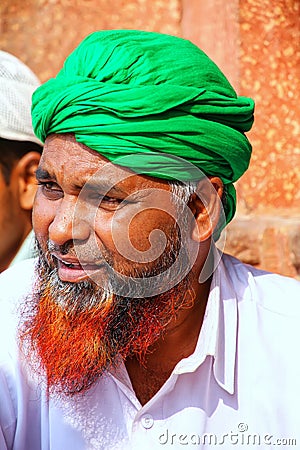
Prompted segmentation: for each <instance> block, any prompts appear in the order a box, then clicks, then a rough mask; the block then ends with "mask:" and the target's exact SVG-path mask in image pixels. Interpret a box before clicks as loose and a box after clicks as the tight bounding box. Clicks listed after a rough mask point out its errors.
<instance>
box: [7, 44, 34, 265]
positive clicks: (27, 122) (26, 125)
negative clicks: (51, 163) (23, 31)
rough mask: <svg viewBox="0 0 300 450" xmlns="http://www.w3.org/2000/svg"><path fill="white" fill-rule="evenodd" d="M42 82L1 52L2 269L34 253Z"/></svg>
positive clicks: (11, 57)
mask: <svg viewBox="0 0 300 450" xmlns="http://www.w3.org/2000/svg"><path fill="white" fill-rule="evenodd" d="M39 85H40V82H39V80H38V78H37V77H36V76H35V75H34V73H33V72H32V71H31V70H30V69H29V68H28V67H27V66H26V65H25V64H23V63H22V62H21V61H20V60H19V59H18V58H16V57H15V56H13V55H11V54H9V53H7V52H4V51H0V272H2V271H3V270H5V269H6V268H7V267H9V266H10V265H11V264H13V263H14V262H16V261H18V260H20V259H24V258H26V257H30V256H31V251H32V248H30V245H31V242H30V240H29V235H30V231H31V229H32V226H31V210H32V204H33V199H34V196H35V191H36V181H35V171H36V168H37V166H38V163H39V159H40V154H41V152H42V146H41V143H40V141H39V140H38V139H37V138H36V137H35V135H34V133H33V131H32V126H31V113H30V111H31V96H32V93H33V91H34V90H35V89H36V88H37V87H38V86H39Z"/></svg>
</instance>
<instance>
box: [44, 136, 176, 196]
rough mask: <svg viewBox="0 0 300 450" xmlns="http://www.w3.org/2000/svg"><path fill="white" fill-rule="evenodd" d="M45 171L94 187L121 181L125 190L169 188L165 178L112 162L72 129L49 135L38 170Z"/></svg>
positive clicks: (53, 176) (121, 186)
mask: <svg viewBox="0 0 300 450" xmlns="http://www.w3.org/2000/svg"><path fill="white" fill-rule="evenodd" d="M132 157H133V158H134V155H132ZM42 173H44V174H46V173H48V174H49V175H50V176H51V177H52V178H56V177H57V176H58V175H66V174H68V175H70V174H71V175H72V177H73V178H74V179H77V180H78V184H79V185H82V184H87V185H89V186H90V187H91V188H93V187H96V186H100V185H102V186H103V187H105V188H108V187H113V186H116V185H118V186H119V188H120V189H124V190H126V188H133V187H134V188H135V189H147V188H149V187H155V186H158V187H160V188H162V189H166V190H169V184H168V183H167V182H166V181H165V180H161V179H159V178H153V177H149V176H146V175H142V174H137V173H135V172H133V171H132V170H131V169H129V168H128V167H123V166H120V165H118V164H117V162H116V163H114V162H111V161H109V160H108V159H107V158H106V157H104V156H103V155H101V153H99V152H97V151H95V150H92V149H90V148H89V147H87V146H86V145H84V144H82V143H80V142H77V141H76V139H75V136H74V135H73V134H69V133H68V134H61V135H59V134H55V135H50V136H48V137H47V139H46V141H45V146H44V151H43V155H42V158H41V161H40V165H39V174H42Z"/></svg>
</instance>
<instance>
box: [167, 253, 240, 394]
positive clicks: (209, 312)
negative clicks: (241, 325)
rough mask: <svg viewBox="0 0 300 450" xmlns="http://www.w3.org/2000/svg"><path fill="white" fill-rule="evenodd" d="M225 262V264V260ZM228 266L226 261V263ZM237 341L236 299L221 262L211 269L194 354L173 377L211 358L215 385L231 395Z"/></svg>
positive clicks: (176, 368)
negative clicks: (207, 295) (209, 283)
mask: <svg viewBox="0 0 300 450" xmlns="http://www.w3.org/2000/svg"><path fill="white" fill-rule="evenodd" d="M228 262H229V261H228ZM229 263H230V262H229ZM236 338H237V299H236V294H235V291H234V288H233V286H232V283H231V280H230V278H229V276H228V273H227V269H226V267H225V264H224V260H223V259H220V261H219V264H218V266H217V267H216V269H215V272H214V275H213V278H212V283H211V289H210V294H209V298H208V301H207V306H206V311H205V314H204V319H203V324H202V327H201V331H200V334H199V338H198V342H197V345H196V348H195V351H194V353H193V354H192V355H190V356H189V357H188V358H184V359H182V360H181V361H180V362H179V363H178V364H177V366H176V367H175V369H174V372H175V373H177V374H182V373H186V372H193V371H195V370H196V369H197V368H198V367H199V366H200V365H201V364H202V363H203V362H204V360H205V358H206V357H207V356H209V355H210V356H213V357H214V363H213V373H214V376H215V379H216V381H217V383H218V384H219V386H221V387H222V388H223V389H225V390H226V391H227V392H228V393H230V394H233V393H234V373H235V357H236Z"/></svg>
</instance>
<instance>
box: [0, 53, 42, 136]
mask: <svg viewBox="0 0 300 450" xmlns="http://www.w3.org/2000/svg"><path fill="white" fill-rule="evenodd" d="M39 86H40V81H39V79H38V78H37V77H36V75H35V74H34V73H33V72H32V71H31V70H30V69H29V67H27V66H26V65H25V64H24V63H22V62H21V61H20V60H19V59H18V58H16V57H15V56H13V55H11V54H10V53H7V52H4V51H2V50H0V137H1V138H3V139H10V140H13V141H31V142H36V143H37V144H40V145H42V143H41V142H40V140H39V139H38V138H37V137H36V136H35V134H34V132H33V130H32V125H31V97H32V94H33V92H34V91H35V90H36V89H37V88H38V87H39Z"/></svg>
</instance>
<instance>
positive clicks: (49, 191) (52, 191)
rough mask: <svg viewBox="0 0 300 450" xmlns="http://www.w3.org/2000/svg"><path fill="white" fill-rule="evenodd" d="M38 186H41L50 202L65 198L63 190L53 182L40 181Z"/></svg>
mask: <svg viewBox="0 0 300 450" xmlns="http://www.w3.org/2000/svg"><path fill="white" fill-rule="evenodd" d="M38 186H40V188H41V190H42V193H43V195H44V196H45V197H47V198H48V199H49V200H56V199H57V198H61V197H62V196H63V192H62V190H61V189H60V187H59V186H58V185H57V184H56V183H54V182H53V181H38Z"/></svg>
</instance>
